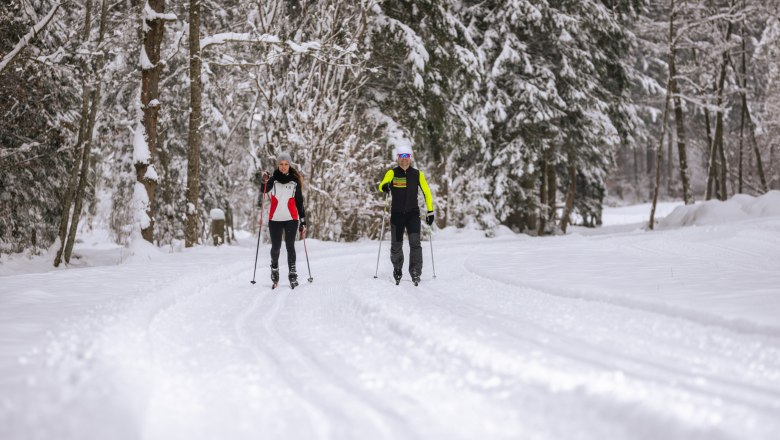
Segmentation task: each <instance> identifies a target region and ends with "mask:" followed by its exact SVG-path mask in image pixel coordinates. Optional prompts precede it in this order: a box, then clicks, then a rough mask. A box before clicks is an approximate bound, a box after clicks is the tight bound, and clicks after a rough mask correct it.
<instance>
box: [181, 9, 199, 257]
mask: <svg viewBox="0 0 780 440" xmlns="http://www.w3.org/2000/svg"><path fill="white" fill-rule="evenodd" d="M189 43H190V120H189V142H188V143H189V145H188V148H187V220H186V225H185V228H184V246H185V247H192V246H194V245H196V244H197V243H198V237H199V234H198V224H199V220H200V146H201V133H200V123H201V118H202V99H203V96H202V85H201V80H200V75H201V58H200V0H190V37H189Z"/></svg>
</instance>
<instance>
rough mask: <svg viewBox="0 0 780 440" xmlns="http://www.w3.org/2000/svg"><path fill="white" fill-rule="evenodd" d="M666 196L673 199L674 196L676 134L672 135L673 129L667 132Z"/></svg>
mask: <svg viewBox="0 0 780 440" xmlns="http://www.w3.org/2000/svg"><path fill="white" fill-rule="evenodd" d="M666 137H667V141H666V196H667V197H671V196H672V171H673V170H674V160H673V159H672V154H673V153H672V152H673V151H674V150H673V147H672V146H673V145H674V134H673V133H672V129H671V127H669V130H667V132H666Z"/></svg>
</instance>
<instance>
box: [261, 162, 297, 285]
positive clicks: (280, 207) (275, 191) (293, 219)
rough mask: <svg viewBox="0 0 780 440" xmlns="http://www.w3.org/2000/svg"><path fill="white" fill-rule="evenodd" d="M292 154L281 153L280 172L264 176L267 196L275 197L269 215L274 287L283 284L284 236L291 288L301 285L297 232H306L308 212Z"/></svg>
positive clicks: (278, 169)
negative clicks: (304, 206)
mask: <svg viewBox="0 0 780 440" xmlns="http://www.w3.org/2000/svg"><path fill="white" fill-rule="evenodd" d="M291 162H292V157H291V156H290V154H289V153H280V154H279V155H278V156H277V157H276V166H277V169H276V170H274V174H273V176H269V175H268V172H264V173H263V186H262V187H261V188H265V192H266V193H267V194H269V195H270V197H271V209H270V212H269V214H268V233H269V235H270V236H271V282H272V283H273V287H276V286H277V285H278V284H279V252H280V250H281V248H282V234H284V241H285V244H286V246H287V267H288V268H289V274H288V278H289V280H290V287H292V288H293V289H294V288H295V286H297V285H298V273H297V272H296V270H295V231H296V229H297V230H298V232H300V233H301V234H304V233H305V232H306V219H305V215H306V211H305V210H304V208H303V177H302V176H301V174H300V173H299V172H298V171H297V170H296V169H295V168H293V167H292V166H291V165H290V163H291Z"/></svg>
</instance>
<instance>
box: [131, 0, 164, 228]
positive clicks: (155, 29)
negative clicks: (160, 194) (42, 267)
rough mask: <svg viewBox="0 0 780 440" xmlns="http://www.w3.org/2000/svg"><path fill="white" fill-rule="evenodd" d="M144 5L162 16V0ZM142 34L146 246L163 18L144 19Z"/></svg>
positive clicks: (141, 170)
mask: <svg viewBox="0 0 780 440" xmlns="http://www.w3.org/2000/svg"><path fill="white" fill-rule="evenodd" d="M147 4H148V5H149V7H150V8H151V10H152V11H154V12H156V13H157V14H163V13H164V12H165V0H148V1H147ZM142 26H143V28H144V30H143V31H142V34H143V37H142V38H143V41H142V46H143V47H142V50H144V51H145V53H146V57H147V59H148V60H149V63H150V64H151V67H147V68H144V69H143V70H142V71H141V108H142V111H143V115H142V117H141V124H142V125H143V128H144V131H145V132H146V142H147V145H148V148H149V158H148V161H146V162H136V163H135V174H136V181H137V182H140V183H141V184H142V185H143V186H144V189H145V190H146V196H147V199H148V201H149V203H148V205H147V206H146V215H147V216H149V223H148V225H147V226H146V227H145V228H142V229H141V236H142V237H143V238H144V239H145V240H146V241H148V242H150V243H152V242H153V241H154V191H155V189H156V188H157V181H158V177H157V173H156V172H155V170H154V161H155V158H156V156H157V142H158V139H157V116H158V113H159V109H160V101H159V97H160V91H159V85H160V70H161V68H162V65H161V64H160V45H161V44H162V39H163V32H164V31H165V28H164V26H165V22H164V20H163V18H162V17H160V16H158V15H154V16H151V17H148V16H146V15H144V20H143V23H142Z"/></svg>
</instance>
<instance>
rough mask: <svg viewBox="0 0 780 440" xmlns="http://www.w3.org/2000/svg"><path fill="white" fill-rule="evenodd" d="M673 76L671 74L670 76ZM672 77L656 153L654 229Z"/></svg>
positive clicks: (652, 210)
mask: <svg viewBox="0 0 780 440" xmlns="http://www.w3.org/2000/svg"><path fill="white" fill-rule="evenodd" d="M670 78H671V76H670ZM671 88H672V87H671V79H670V80H669V82H667V84H666V99H665V100H664V113H663V116H662V117H661V135H660V136H659V137H658V150H657V151H656V154H657V156H658V159H657V160H656V166H655V188H654V190H653V205H652V208H650V223H649V225H648V226H649V227H650V230H652V229H653V228H654V226H655V207H656V205H657V204H658V189H659V187H660V186H661V155H663V151H664V150H663V147H664V137H665V136H666V119H667V117H668V115H669V98H670V96H671Z"/></svg>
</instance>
